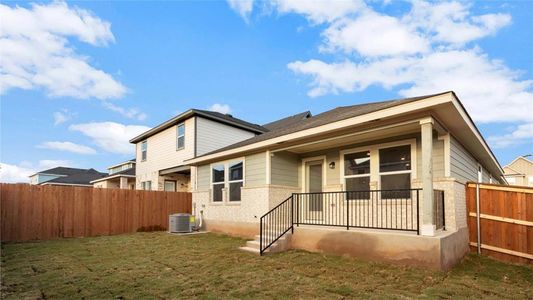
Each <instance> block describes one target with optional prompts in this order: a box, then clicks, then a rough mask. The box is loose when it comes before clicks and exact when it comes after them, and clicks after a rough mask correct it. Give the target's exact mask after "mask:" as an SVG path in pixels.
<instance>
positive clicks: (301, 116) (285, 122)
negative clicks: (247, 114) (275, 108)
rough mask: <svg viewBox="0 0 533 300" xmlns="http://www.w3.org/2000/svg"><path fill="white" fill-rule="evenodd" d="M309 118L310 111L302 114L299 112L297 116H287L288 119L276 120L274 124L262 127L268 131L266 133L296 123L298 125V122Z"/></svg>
mask: <svg viewBox="0 0 533 300" xmlns="http://www.w3.org/2000/svg"><path fill="white" fill-rule="evenodd" d="M309 117H311V112H310V111H304V112H301V113H299V114H295V115H292V116H289V117H285V118H283V119H279V120H276V121H274V122H270V123H267V124H263V127H265V128H266V129H268V131H274V130H279V129H282V128H284V127H288V126H294V125H296V124H297V123H299V122H301V121H303V120H305V119H307V118H309Z"/></svg>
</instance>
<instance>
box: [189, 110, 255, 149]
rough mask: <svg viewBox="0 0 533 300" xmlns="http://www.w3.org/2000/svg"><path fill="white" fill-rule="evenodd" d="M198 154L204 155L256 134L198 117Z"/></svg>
mask: <svg viewBox="0 0 533 300" xmlns="http://www.w3.org/2000/svg"><path fill="white" fill-rule="evenodd" d="M196 118H197V120H196V126H197V132H196V138H197V139H198V140H197V146H196V147H197V149H196V155H198V156H199V155H203V154H206V153H208V152H211V151H214V150H217V149H220V148H222V147H225V146H228V145H231V144H234V143H237V142H240V141H243V140H246V139H249V138H251V137H254V136H255V134H254V133H252V132H249V131H247V130H243V129H239V128H235V127H233V126H229V125H225V124H222V123H219V122H215V121H211V120H208V119H205V118H202V117H196Z"/></svg>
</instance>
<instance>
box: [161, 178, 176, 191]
mask: <svg viewBox="0 0 533 300" xmlns="http://www.w3.org/2000/svg"><path fill="white" fill-rule="evenodd" d="M163 189H164V190H165V192H175V191H176V181H175V180H165V182H164V186H163Z"/></svg>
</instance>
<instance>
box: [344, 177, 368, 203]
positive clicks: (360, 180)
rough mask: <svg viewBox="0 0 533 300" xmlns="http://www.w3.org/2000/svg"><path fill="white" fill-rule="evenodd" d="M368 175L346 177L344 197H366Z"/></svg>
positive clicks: (352, 198)
mask: <svg viewBox="0 0 533 300" xmlns="http://www.w3.org/2000/svg"><path fill="white" fill-rule="evenodd" d="M369 190H370V176H364V177H356V178H346V191H347V192H346V198H347V199H348V200H356V199H368V198H369V197H370V193H369V192H365V191H369Z"/></svg>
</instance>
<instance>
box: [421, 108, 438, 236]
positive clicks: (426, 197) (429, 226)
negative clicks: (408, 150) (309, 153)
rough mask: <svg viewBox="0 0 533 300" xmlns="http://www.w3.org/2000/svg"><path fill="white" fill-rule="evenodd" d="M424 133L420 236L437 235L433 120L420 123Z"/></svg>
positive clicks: (428, 119)
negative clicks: (434, 195)
mask: <svg viewBox="0 0 533 300" xmlns="http://www.w3.org/2000/svg"><path fill="white" fill-rule="evenodd" d="M420 127H421V131H422V220H421V221H422V222H421V228H420V234H422V235H428V236H433V235H435V224H433V223H434V221H433V214H434V207H433V119H432V118H431V117H430V118H426V119H424V120H421V121H420Z"/></svg>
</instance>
